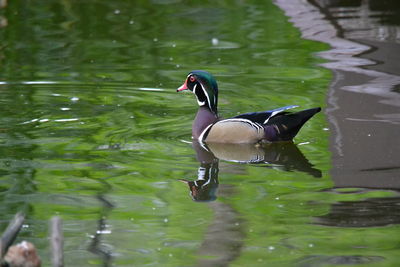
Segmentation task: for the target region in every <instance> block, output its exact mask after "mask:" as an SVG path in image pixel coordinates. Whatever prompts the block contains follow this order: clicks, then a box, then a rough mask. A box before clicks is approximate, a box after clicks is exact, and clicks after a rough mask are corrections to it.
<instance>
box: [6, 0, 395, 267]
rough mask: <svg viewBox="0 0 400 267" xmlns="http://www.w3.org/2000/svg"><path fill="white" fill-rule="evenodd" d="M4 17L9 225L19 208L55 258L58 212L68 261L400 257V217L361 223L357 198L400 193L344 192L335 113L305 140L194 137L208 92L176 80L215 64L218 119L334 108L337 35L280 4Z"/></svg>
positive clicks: (14, 8)
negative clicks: (304, 24)
mask: <svg viewBox="0 0 400 267" xmlns="http://www.w3.org/2000/svg"><path fill="white" fill-rule="evenodd" d="M0 16H1V17H2V19H3V20H5V21H6V22H7V23H6V24H4V23H3V24H2V25H3V27H2V28H0V38H1V40H2V42H1V45H0V79H1V81H0V90H1V99H0V101H1V106H2V108H1V109H0V112H1V115H0V149H1V152H2V153H1V156H0V159H1V169H0V173H1V177H0V201H1V204H2V205H1V206H0V212H1V213H0V214H1V215H2V216H1V219H0V220H1V221H0V223H1V224H0V225H1V229H5V227H6V225H7V223H8V221H9V220H10V219H11V218H12V217H13V215H14V214H15V213H16V212H17V211H24V212H25V213H26V215H27V220H26V222H25V225H24V228H23V229H22V231H21V233H20V237H19V240H23V239H26V240H29V241H31V242H33V243H34V244H35V245H36V246H37V247H38V249H39V253H40V255H41V257H42V260H43V262H44V263H45V265H47V264H49V251H50V250H49V244H48V242H47V240H46V238H44V237H45V236H46V235H47V232H48V227H47V222H48V220H49V218H51V217H52V216H54V215H59V216H61V217H62V219H63V221H64V235H65V260H66V265H67V266H92V265H102V266H111V265H116V266H192V265H198V266H216V265H219V266H226V265H229V264H230V265H231V266H265V265H266V264H272V265H279V266H283V265H304V266H310V265H311V266H314V265H315V266H319V265H320V264H324V263H327V264H339V263H351V264H355V263H370V262H372V263H374V264H378V263H383V264H386V263H393V262H396V259H398V256H396V255H397V250H396V246H397V235H396V234H395V233H397V229H398V227H397V226H391V227H386V228H382V227H375V228H363V227H365V226H366V225H361V226H360V225H359V224H357V223H354V221H356V220H359V218H355V219H349V218H350V217H349V213H348V212H347V211H348V209H347V208H346V207H347V206H346V205H347V204H348V203H354V205H353V204H352V205H351V206H352V207H355V208H354V209H355V210H356V211H360V210H361V209H364V208H365V209H367V207H371V206H368V205H367V207H366V206H365V204H364V203H371V202H373V201H376V202H377V203H381V205H384V206H385V207H387V206H388V205H389V206H390V205H392V206H393V207H394V206H396V205H397V204H396V203H397V202H396V198H397V197H398V196H397V194H396V193H395V192H393V191H390V190H385V191H380V190H378V191H368V190H358V189H356V190H350V191H348V190H347V191H346V190H344V191H343V192H342V191H338V190H336V189H335V190H332V187H333V185H334V184H333V181H332V179H331V174H330V170H331V169H332V159H331V152H330V150H329V136H330V135H331V131H330V128H329V123H328V120H327V117H326V115H325V114H324V113H320V114H318V115H316V116H315V117H314V118H313V119H312V120H310V121H309V122H308V123H307V125H306V126H305V127H304V128H303V129H302V130H301V132H300V134H299V135H298V136H297V137H296V139H295V140H294V144H279V145H276V146H275V145H273V146H267V147H264V148H257V149H256V151H254V147H252V148H240V151H247V152H246V153H244V152H243V153H240V156H241V157H240V158H238V157H237V155H236V154H235V153H233V152H232V151H237V150H238V149H236V148H233V149H232V148H230V147H228V148H227V147H223V148H218V147H217V148H216V147H214V148H212V149H214V150H213V153H214V154H211V155H210V154H209V153H207V152H206V153H204V151H202V150H201V149H200V150H199V149H198V148H196V146H195V144H191V136H190V133H191V121H192V119H193V117H194V114H195V112H196V110H197V105H196V102H195V99H194V96H193V95H191V94H177V93H176V91H175V90H176V88H177V87H178V86H179V85H180V84H181V83H182V82H183V80H184V78H185V77H186V75H187V73H188V72H189V71H190V70H193V69H205V70H208V71H210V72H212V73H213V74H214V75H215V76H216V78H217V80H218V81H219V87H220V97H219V98H220V105H219V110H220V112H221V115H222V116H224V117H229V116H233V115H236V114H238V113H242V112H249V111H256V110H264V109H272V108H276V107H279V106H284V105H290V104H297V105H300V106H301V107H303V108H308V107H314V106H321V107H323V108H324V107H325V106H326V104H325V101H326V94H327V92H328V87H329V84H330V81H331V79H332V73H331V71H330V70H328V69H326V68H324V67H322V66H319V64H322V63H326V60H324V59H321V58H320V57H318V56H317V55H316V54H315V53H316V52H318V51H323V50H327V49H328V45H326V44H323V43H320V42H315V41H309V40H304V39H302V38H301V33H300V32H299V31H298V30H297V29H296V28H295V27H294V26H293V25H292V24H291V23H289V22H288V21H287V18H286V17H285V16H284V13H283V11H281V10H280V9H279V8H278V7H277V6H275V5H274V4H273V3H271V2H266V3H236V2H235V3H233V2H229V3H225V2H218V3H215V2H210V3H204V4H202V5H197V4H191V3H181V2H179V1H176V2H175V1H169V2H165V1H156V2H152V3H145V2H143V3H130V2H126V1H112V2H103V1H102V2H101V1H94V0H93V1H86V2H84V3H79V4H78V3H76V2H74V1H62V2H54V1H42V2H41V3H40V4H39V3H37V4H35V5H33V4H30V5H27V4H26V3H23V2H10V3H8V5H7V6H6V7H4V8H3V9H1V10H0ZM216 155H217V156H216ZM249 159H250V160H249ZM249 161H251V163H249ZM204 173H207V174H210V175H211V176H210V177H211V178H212V185H213V186H214V187H213V188H211V190H210V191H209V192H207V193H206V194H205V196H206V197H204V198H203V199H197V201H196V200H193V198H194V197H193V194H192V195H190V194H189V191H190V190H189V187H188V186H187V185H186V184H185V183H182V181H180V180H182V179H183V180H186V181H187V183H188V182H189V181H195V180H197V179H198V178H199V176H200V177H201V175H202V174H204ZM342 193H343V194H342ZM199 200H201V201H199ZM382 203H386V204H382ZM387 203H390V204H387ZM371 205H372V207H373V208H371V209H372V212H370V213H368V214H369V215H370V214H372V213H373V212H374V211H376V210H377V209H376V207H377V206H376V205H374V204H371ZM343 207H344V208H343ZM357 207H360V208H357ZM396 207H397V206H396ZM332 210H333V211H337V212H332ZM343 210H344V211H345V212H342V213H341V211H343ZM383 213H384V214H385V216H387V214H388V213H385V212H383ZM335 214H342V215H338V216H335ZM355 214H357V213H356V212H355ZM367 217H368V218H369V216H367ZM376 217H379V218H382V216H380V215H379V214H378V215H377V216H376ZM341 218H343V219H341ZM383 218H385V217H384V216H383ZM346 220H349V222H346ZM388 220H389V218H388ZM352 223H353V224H352ZM395 223H397V221H396V218H394V219H393V221H392V223H388V222H387V220H386V222H383V223H380V224H371V225H372V226H381V225H388V224H395ZM348 224H352V225H351V226H352V227H348ZM332 225H334V227H331V226H332ZM382 244H384V245H382ZM378 250H379V252H377V251H378ZM313 264H314V265H313Z"/></svg>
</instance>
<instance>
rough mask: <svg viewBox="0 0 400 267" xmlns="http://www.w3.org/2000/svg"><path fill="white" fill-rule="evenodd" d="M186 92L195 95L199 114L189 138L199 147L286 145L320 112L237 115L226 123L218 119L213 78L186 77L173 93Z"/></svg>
mask: <svg viewBox="0 0 400 267" xmlns="http://www.w3.org/2000/svg"><path fill="white" fill-rule="evenodd" d="M183 90H190V91H191V92H193V93H194V94H195V95H196V98H197V103H198V104H199V110H198V112H197V115H196V118H195V119H194V121H193V126H192V136H193V138H194V139H195V140H198V141H199V142H200V143H204V142H205V143H260V142H275V141H290V140H292V139H293V137H294V136H295V135H296V134H297V133H298V132H299V130H300V128H301V127H302V126H303V124H304V123H306V121H308V120H309V119H310V118H311V117H312V116H314V114H316V113H318V112H319V111H321V108H319V107H317V108H311V109H306V110H302V111H299V112H296V113H291V112H287V110H289V109H292V108H296V107H298V106H295V105H292V106H286V107H281V108H277V109H273V110H268V111H261V112H253V113H245V114H241V115H238V116H235V117H232V118H229V119H220V118H219V117H218V109H217V105H218V85H217V82H216V80H215V79H214V77H213V76H212V75H211V74H210V73H208V72H206V71H202V70H195V71H192V72H190V73H189V74H188V76H187V78H186V80H185V82H184V83H183V85H182V86H180V87H179V88H178V89H177V92H180V91H183Z"/></svg>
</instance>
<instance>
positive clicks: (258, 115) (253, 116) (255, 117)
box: [233, 105, 298, 124]
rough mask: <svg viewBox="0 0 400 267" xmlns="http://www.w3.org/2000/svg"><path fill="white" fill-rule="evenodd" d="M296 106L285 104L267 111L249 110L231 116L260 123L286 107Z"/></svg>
mask: <svg viewBox="0 0 400 267" xmlns="http://www.w3.org/2000/svg"><path fill="white" fill-rule="evenodd" d="M297 107H298V106H296V105H291V106H286V107H281V108H276V109H273V110H267V111H261V112H251V113H244V114H240V115H238V116H235V117H233V118H237V119H247V120H250V121H253V122H257V123H260V124H266V123H267V122H268V120H269V119H270V118H272V117H273V116H275V115H277V114H279V113H282V112H285V111H286V110H288V109H292V108H297Z"/></svg>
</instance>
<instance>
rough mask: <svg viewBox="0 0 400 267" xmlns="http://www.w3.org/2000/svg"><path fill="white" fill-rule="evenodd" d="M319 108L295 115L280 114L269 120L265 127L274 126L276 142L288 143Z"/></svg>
mask: <svg viewBox="0 0 400 267" xmlns="http://www.w3.org/2000/svg"><path fill="white" fill-rule="evenodd" d="M320 111H321V108H320V107H318V108H311V109H306V110H302V111H299V112H296V113H286V112H285V113H280V114H277V115H276V116H274V117H272V118H270V119H269V121H268V122H267V123H266V124H265V125H266V126H274V128H275V129H276V131H277V135H276V139H277V140H276V141H289V140H292V139H293V137H295V136H296V134H297V133H298V132H299V130H300V129H301V127H302V126H303V125H304V123H306V122H307V121H308V120H309V119H310V118H311V117H312V116H314V115H315V114H316V113H318V112H320Z"/></svg>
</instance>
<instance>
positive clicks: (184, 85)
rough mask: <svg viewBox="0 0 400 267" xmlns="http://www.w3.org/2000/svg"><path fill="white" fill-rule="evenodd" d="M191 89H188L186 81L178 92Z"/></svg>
mask: <svg viewBox="0 0 400 267" xmlns="http://www.w3.org/2000/svg"><path fill="white" fill-rule="evenodd" d="M188 89H189V88H188V87H187V84H186V81H185V83H184V84H182V85H181V86H180V87H179V88H178V89H176V91H177V92H180V91H183V90H188Z"/></svg>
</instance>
